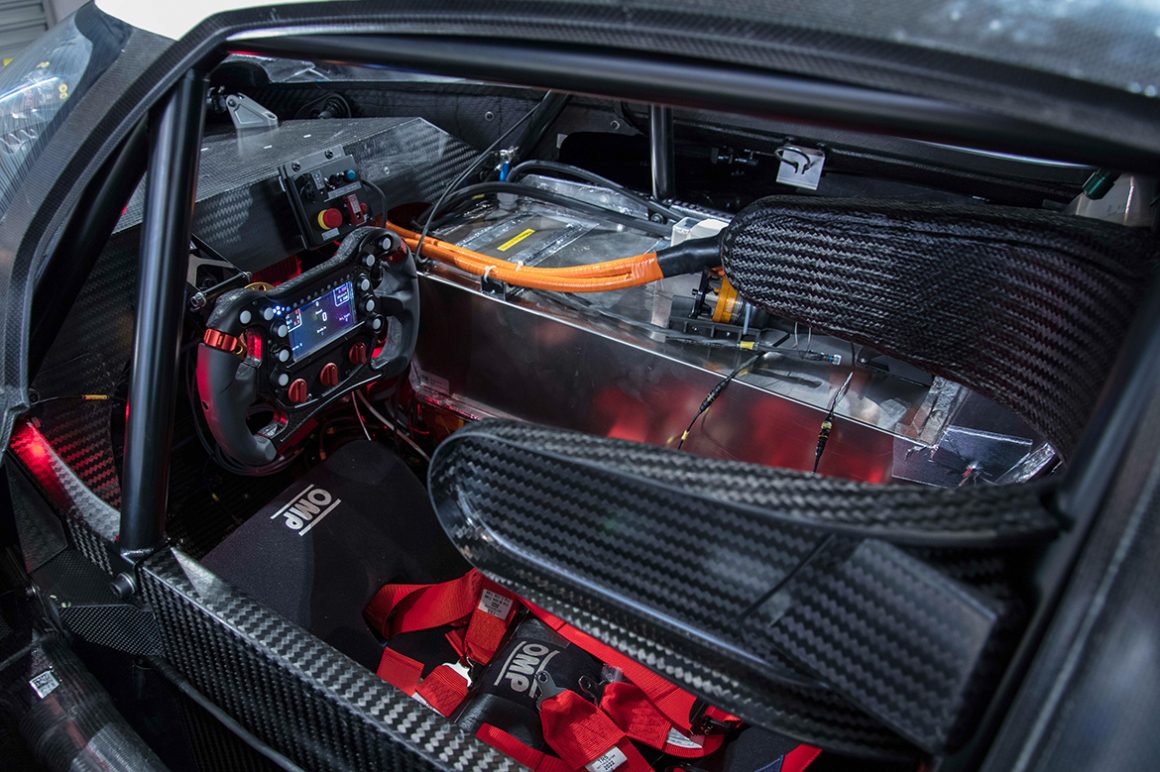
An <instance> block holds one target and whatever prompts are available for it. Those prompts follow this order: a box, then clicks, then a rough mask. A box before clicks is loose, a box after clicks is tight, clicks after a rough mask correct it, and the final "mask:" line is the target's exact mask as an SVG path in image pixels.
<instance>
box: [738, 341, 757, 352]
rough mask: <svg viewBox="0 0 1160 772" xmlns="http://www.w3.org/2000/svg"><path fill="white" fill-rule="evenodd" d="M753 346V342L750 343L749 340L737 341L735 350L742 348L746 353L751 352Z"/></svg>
mask: <svg viewBox="0 0 1160 772" xmlns="http://www.w3.org/2000/svg"><path fill="white" fill-rule="evenodd" d="M753 344H754V341H751V340H742V341H738V342H737V348H743V349H746V350H748V351H752V350H753Z"/></svg>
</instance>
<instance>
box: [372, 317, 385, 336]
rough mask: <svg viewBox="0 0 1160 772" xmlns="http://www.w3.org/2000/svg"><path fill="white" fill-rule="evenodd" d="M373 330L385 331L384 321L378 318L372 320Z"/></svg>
mask: <svg viewBox="0 0 1160 772" xmlns="http://www.w3.org/2000/svg"><path fill="white" fill-rule="evenodd" d="M371 329H372V330H375V331H376V332H377V331H378V330H381V329H383V320H382V319H381V318H380V317H377V316H376V317H375V318H374V319H371Z"/></svg>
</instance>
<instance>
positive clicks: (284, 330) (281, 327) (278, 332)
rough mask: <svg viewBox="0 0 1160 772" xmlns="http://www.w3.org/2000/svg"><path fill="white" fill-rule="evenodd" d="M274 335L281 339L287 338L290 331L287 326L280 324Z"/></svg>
mask: <svg viewBox="0 0 1160 772" xmlns="http://www.w3.org/2000/svg"><path fill="white" fill-rule="evenodd" d="M274 334H275V335H277V336H278V337H279V338H285V337H286V336H287V335H289V334H290V330H289V329H287V328H286V325H284V324H280V325H278V329H276V330H274Z"/></svg>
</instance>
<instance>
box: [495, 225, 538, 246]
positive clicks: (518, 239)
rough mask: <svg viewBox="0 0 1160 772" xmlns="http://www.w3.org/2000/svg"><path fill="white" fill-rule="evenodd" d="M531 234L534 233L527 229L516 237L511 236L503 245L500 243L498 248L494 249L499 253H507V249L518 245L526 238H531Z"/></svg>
mask: <svg viewBox="0 0 1160 772" xmlns="http://www.w3.org/2000/svg"><path fill="white" fill-rule="evenodd" d="M533 233H535V231H534V230H533V229H531V228H528V229H527V230H526V231H524V232H523V233H521V234H519V235H518V236H512V237H511V238H510V239H508V240H507V241H505V242H504V243H502V244H500V245H499V246H498V247H496V249H498V250H499V251H500V252H507V251H508V250H509V249H511V248H512V247H514V246H515V245H516V244H519V243H520V242H521V241H523V240H524V239H526V238H527V237H528V236H531V235H532V234H533Z"/></svg>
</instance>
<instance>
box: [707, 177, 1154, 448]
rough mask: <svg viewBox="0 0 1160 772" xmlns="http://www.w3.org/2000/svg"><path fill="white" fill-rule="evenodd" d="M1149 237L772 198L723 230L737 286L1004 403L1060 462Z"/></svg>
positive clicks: (1100, 377) (944, 211) (1102, 365)
mask: <svg viewBox="0 0 1160 772" xmlns="http://www.w3.org/2000/svg"><path fill="white" fill-rule="evenodd" d="M1155 254H1156V247H1155V242H1154V241H1153V239H1152V238H1151V237H1150V234H1147V233H1141V232H1139V231H1138V230H1132V229H1128V228H1123V227H1120V226H1115V225H1111V224H1108V223H1103V222H1099V221H1094V220H1089V219H1086V218H1080V217H1069V216H1064V215H1058V214H1054V213H1050V212H1040V211H1031V210H1024V209H1013V208H1007V207H989V206H978V207H961V206H954V205H942V204H913V203H900V202H893V201H871V200H854V199H807V198H801V197H795V198H788V197H774V198H768V199H763V200H761V201H758V202H756V203H754V204H753V205H752V206H750V207H749V208H747V209H746V210H745V211H743V212H742V213H741V214H739V215H738V216H737V218H736V219H735V220H734V221H733V223H732V225H731V226H730V228H729V229H728V230H727V231H726V234H725V236H724V238H723V240H722V261H723V263H724V266H725V271H726V273H727V274H728V276H729V278H730V281H732V282H733V284H734V286H735V287H736V288H737V291H738V292H739V293H740V294H741V295H743V296H744V297H746V298H748V299H750V300H752V301H753V302H755V303H757V304H758V305H760V306H762V307H763V308H766V309H768V310H769V311H770V312H772V313H774V314H777V315H779V316H783V317H785V318H789V319H793V320H796V321H801V322H805V323H807V324H809V325H811V326H812V327H814V328H815V329H817V330H819V331H826V332H829V333H832V334H834V335H836V336H838V337H841V338H844V339H847V340H852V341H854V342H856V343H861V344H865V345H868V346H871V347H873V348H875V349H877V350H880V351H883V352H885V353H889V354H892V355H894V356H897V357H899V358H900V359H904V360H906V361H909V362H912V363H913V364H915V365H917V366H918V367H920V368H923V369H925V370H928V371H930V372H932V373H934V374H937V375H943V376H945V377H947V378H950V379H952V380H956V381H959V382H961V383H963V384H964V385H966V386H968V387H970V388H972V389H975V390H976V391H979V392H981V393H982V394H984V395H986V396H988V397H991V398H992V399H995V400H996V401H998V402H1000V403H1002V404H1004V405H1005V406H1007V407H1009V408H1011V409H1012V410H1014V411H1015V412H1016V413H1019V414H1020V415H1022V416H1023V417H1024V418H1026V419H1027V420H1028V422H1029V423H1031V424H1032V425H1033V426H1034V427H1035V428H1037V429H1038V430H1040V431H1042V432H1043V433H1044V435H1045V436H1046V437H1047V438H1048V439H1049V440H1050V441H1051V442H1052V444H1053V445H1054V446H1055V447H1056V449H1057V450H1058V451H1059V452H1060V453H1061V455H1063V456H1064V457H1067V455H1068V453H1069V452H1070V451H1071V450H1072V449H1073V448H1074V447H1075V444H1076V442H1077V440H1078V437H1079V434H1080V432H1081V431H1082V429H1083V427H1084V424H1085V422H1086V420H1087V417H1088V416H1089V415H1090V414H1091V411H1092V408H1093V406H1094V404H1095V400H1096V398H1097V397H1098V396H1099V392H1100V388H1101V387H1102V385H1103V381H1104V378H1105V376H1106V374H1107V372H1108V371H1109V369H1110V368H1111V365H1112V362H1113V360H1114V359H1115V356H1116V354H1117V351H1118V344H1119V341H1120V340H1121V339H1122V336H1123V333H1124V332H1125V331H1126V330H1127V327H1128V324H1129V323H1130V321H1131V319H1132V314H1133V311H1134V310H1135V308H1136V305H1137V303H1138V301H1139V299H1140V297H1141V294H1142V292H1143V290H1144V288H1145V286H1146V285H1147V278H1148V277H1149V275H1150V274H1151V272H1152V271H1153V270H1154V266H1155Z"/></svg>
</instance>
